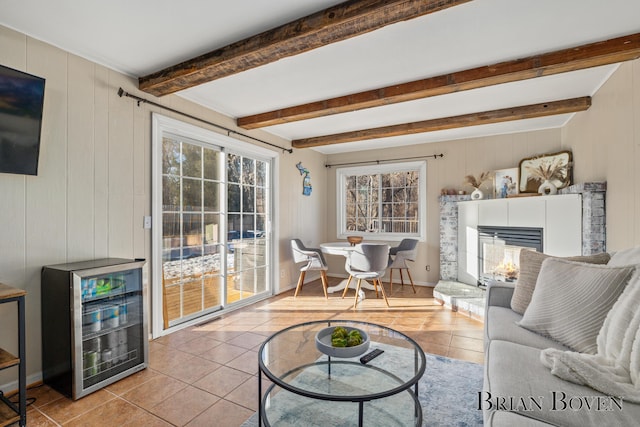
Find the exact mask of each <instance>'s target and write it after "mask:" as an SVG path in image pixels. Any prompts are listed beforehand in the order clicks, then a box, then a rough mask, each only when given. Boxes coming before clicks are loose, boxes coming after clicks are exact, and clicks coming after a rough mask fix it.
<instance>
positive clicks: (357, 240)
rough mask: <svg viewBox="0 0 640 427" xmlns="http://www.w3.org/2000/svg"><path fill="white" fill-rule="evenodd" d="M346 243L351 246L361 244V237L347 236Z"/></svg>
mask: <svg viewBox="0 0 640 427" xmlns="http://www.w3.org/2000/svg"><path fill="white" fill-rule="evenodd" d="M347 242H349V243H350V244H351V246H355V245H357V244H358V243H362V236H347Z"/></svg>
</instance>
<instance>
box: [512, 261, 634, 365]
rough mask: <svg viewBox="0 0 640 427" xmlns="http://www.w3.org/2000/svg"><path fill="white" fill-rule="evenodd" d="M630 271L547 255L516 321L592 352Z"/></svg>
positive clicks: (579, 348)
mask: <svg viewBox="0 0 640 427" xmlns="http://www.w3.org/2000/svg"><path fill="white" fill-rule="evenodd" d="M634 271H635V267H632V266H627V267H609V266H604V265H597V264H587V263H581V262H575V261H567V260H563V259H559V258H548V259H546V260H544V261H543V263H542V267H541V268H540V274H539V275H538V281H537V283H536V291H535V292H534V293H533V297H532V298H531V303H530V304H529V307H527V310H526V311H525V312H524V316H522V320H520V322H518V324H519V325H520V326H522V327H523V328H526V329H529V330H531V331H533V332H537V333H540V334H542V335H546V336H548V337H550V338H552V339H554V340H556V341H558V342H560V343H562V344H564V345H566V346H567V347H569V348H571V349H572V350H574V351H577V352H579V353H589V354H595V353H596V350H597V344H596V340H597V337H598V332H599V331H600V328H602V325H603V323H604V320H605V318H606V316H607V313H609V310H610V309H611V307H612V306H613V304H614V303H615V302H616V300H617V299H618V297H619V296H620V294H621V293H622V291H624V288H625V286H626V285H627V283H628V282H629V279H630V278H631V276H632V274H633V272H634Z"/></svg>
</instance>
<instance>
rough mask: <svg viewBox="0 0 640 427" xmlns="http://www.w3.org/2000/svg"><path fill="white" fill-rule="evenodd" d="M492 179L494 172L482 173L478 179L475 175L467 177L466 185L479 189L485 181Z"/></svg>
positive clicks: (465, 178)
mask: <svg viewBox="0 0 640 427" xmlns="http://www.w3.org/2000/svg"><path fill="white" fill-rule="evenodd" d="M491 177H493V172H482V173H481V174H480V176H479V177H478V178H476V177H475V176H474V175H467V176H465V177H464V184H466V185H470V186H472V187H473V188H475V189H478V188H480V186H481V185H482V184H483V183H484V182H485V181H487V180H489V179H491Z"/></svg>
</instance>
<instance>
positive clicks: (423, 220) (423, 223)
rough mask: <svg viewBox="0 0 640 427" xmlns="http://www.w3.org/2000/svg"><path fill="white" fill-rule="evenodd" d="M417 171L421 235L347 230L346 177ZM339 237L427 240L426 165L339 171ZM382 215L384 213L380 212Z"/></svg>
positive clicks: (343, 169) (337, 176) (337, 186)
mask: <svg viewBox="0 0 640 427" xmlns="http://www.w3.org/2000/svg"><path fill="white" fill-rule="evenodd" d="M402 171H417V172H418V232H417V233H387V232H379V231H377V232H358V231H349V230H347V229H346V228H347V227H346V224H347V218H346V206H345V205H346V187H347V185H346V182H347V177H349V176H353V175H367V174H371V175H374V174H384V173H390V172H402ZM336 195H337V200H336V210H337V212H336V215H337V218H336V225H337V230H336V236H337V238H338V239H345V238H346V237H347V236H364V237H365V238H366V239H367V240H402V239H404V238H408V237H413V238H417V239H419V240H420V241H425V240H426V229H427V162H426V161H416V162H402V163H385V164H376V165H367V166H352V167H345V168H338V169H336ZM381 212H382V211H381Z"/></svg>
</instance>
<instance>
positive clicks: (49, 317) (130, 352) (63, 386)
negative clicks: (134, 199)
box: [41, 258, 149, 399]
mask: <svg viewBox="0 0 640 427" xmlns="http://www.w3.org/2000/svg"><path fill="white" fill-rule="evenodd" d="M146 278H147V268H146V264H145V261H144V260H130V259H120V258H106V259H98V260H93V261H84V262H77V263H71V264H58V265H51V266H45V267H43V269H42V285H41V286H42V289H41V304H42V375H43V381H44V383H45V384H48V385H50V386H51V387H53V388H54V389H56V390H57V391H59V392H60V393H62V394H64V395H66V396H68V397H71V398H73V399H79V398H81V397H83V396H86V395H87V394H89V393H92V392H94V391H96V390H99V389H101V388H102V387H105V386H106V385H109V384H111V383H113V382H115V381H118V380H120V379H122V378H124V377H126V376H128V375H131V374H133V373H135V372H138V371H140V370H142V369H144V368H146V367H147V365H148V359H149V357H148V354H149V350H148V340H147V336H148V329H147V315H146V313H145V312H144V292H145V289H146Z"/></svg>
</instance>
